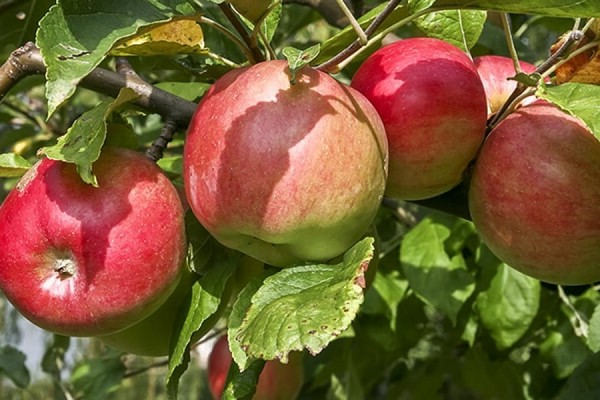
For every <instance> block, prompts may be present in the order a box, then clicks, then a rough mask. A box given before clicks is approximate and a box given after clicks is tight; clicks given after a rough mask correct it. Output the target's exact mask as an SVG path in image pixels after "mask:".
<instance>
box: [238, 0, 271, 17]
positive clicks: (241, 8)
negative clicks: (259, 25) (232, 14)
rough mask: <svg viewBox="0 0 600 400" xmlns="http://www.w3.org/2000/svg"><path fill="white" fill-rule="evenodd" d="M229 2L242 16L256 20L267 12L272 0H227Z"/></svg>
mask: <svg viewBox="0 0 600 400" xmlns="http://www.w3.org/2000/svg"><path fill="white" fill-rule="evenodd" d="M229 3H231V5H232V6H233V8H235V10H236V11H237V12H239V13H240V14H242V15H243V16H244V17H246V18H248V19H249V20H250V21H252V22H257V21H259V20H260V19H261V18H262V17H263V15H264V14H265V13H266V12H267V10H268V9H269V6H270V5H271V3H272V0H229Z"/></svg>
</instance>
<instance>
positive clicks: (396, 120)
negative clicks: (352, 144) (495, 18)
mask: <svg viewBox="0 0 600 400" xmlns="http://www.w3.org/2000/svg"><path fill="white" fill-rule="evenodd" d="M351 86H352V87H353V88H355V89H357V90H358V91H359V92H361V93H362V94H364V95H365V96H366V97H367V99H369V100H370V101H371V103H372V104H373V105H374V106H375V109H376V110H377V112H378V113H379V115H380V116H381V119H382V120H383V123H384V125H385V130H386V133H387V138H388V143H389V152H390V168H389V177H388V182H387V188H386V194H387V195H389V196H390V197H395V198H399V199H404V200H421V199H426V198H429V197H433V196H436V195H439V194H441V193H444V192H446V191H448V190H450V189H452V188H453V187H454V186H456V185H458V184H459V183H460V182H461V181H462V177H463V172H464V170H465V169H466V167H467V166H468V165H469V163H470V162H471V161H472V160H473V158H474V157H475V156H476V154H477V151H478V149H479V146H480V145H481V143H482V141H483V138H484V134H485V127H486V119H487V101H486V97H485V92H484V89H483V85H482V83H481V79H480V78H479V75H478V74H477V70H476V69H475V65H474V64H473V61H471V59H470V58H469V57H468V56H467V55H466V54H465V53H464V52H463V51H462V50H460V49H459V48H457V47H455V46H453V45H451V44H449V43H447V42H444V41H442V40H439V39H432V38H409V39H403V40H399V41H397V42H394V43H392V44H389V45H387V46H384V47H382V48H380V49H379V50H377V51H376V52H375V53H373V54H372V55H371V56H369V57H368V58H367V59H366V60H365V62H364V63H363V64H362V65H361V66H360V67H359V69H358V70H357V71H356V74H355V75H354V78H353V79H352V83H351Z"/></svg>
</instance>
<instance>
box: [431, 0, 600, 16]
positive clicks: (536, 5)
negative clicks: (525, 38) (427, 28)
mask: <svg viewBox="0 0 600 400" xmlns="http://www.w3.org/2000/svg"><path fill="white" fill-rule="evenodd" d="M432 7H435V8H438V7H441V8H456V9H460V8H463V9H477V10H489V11H502V12H509V13H519V14H537V15H548V16H552V17H600V3H598V2H596V1H581V0H503V1H498V0H435V1H434V2H433V5H432Z"/></svg>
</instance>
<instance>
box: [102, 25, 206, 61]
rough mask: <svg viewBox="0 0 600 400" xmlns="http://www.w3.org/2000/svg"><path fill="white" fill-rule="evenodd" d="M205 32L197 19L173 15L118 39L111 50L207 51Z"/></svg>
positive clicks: (118, 53) (147, 53)
mask: <svg viewBox="0 0 600 400" xmlns="http://www.w3.org/2000/svg"><path fill="white" fill-rule="evenodd" d="M207 52H208V50H207V49H206V48H205V47H204V33H203V32H202V28H201V27H200V25H199V24H198V22H197V21H196V19H194V18H174V19H172V20H170V21H167V22H165V23H161V24H158V25H156V26H155V25H151V26H150V27H148V28H145V29H141V32H138V33H136V34H135V35H133V36H132V37H127V38H124V39H121V40H119V41H118V42H117V43H116V44H115V45H114V46H113V48H112V50H111V51H110V54H111V55H115V56H156V55H174V54H205V53H207Z"/></svg>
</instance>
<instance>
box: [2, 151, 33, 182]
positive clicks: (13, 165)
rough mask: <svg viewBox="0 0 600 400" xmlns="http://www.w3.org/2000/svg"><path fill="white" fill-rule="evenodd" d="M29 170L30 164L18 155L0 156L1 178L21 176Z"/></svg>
mask: <svg viewBox="0 0 600 400" xmlns="http://www.w3.org/2000/svg"><path fill="white" fill-rule="evenodd" d="M29 168H31V163H30V162H29V161H27V160H26V159H24V158H23V157H21V156H20V155H18V154H14V153H5V154H0V177H2V178H9V177H17V176H21V175H23V174H24V173H25V172H27V170H29Z"/></svg>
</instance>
